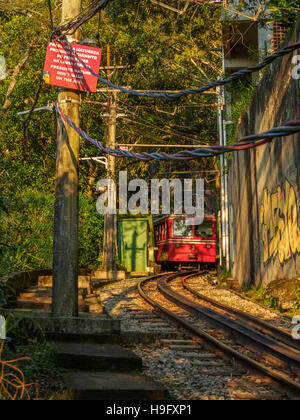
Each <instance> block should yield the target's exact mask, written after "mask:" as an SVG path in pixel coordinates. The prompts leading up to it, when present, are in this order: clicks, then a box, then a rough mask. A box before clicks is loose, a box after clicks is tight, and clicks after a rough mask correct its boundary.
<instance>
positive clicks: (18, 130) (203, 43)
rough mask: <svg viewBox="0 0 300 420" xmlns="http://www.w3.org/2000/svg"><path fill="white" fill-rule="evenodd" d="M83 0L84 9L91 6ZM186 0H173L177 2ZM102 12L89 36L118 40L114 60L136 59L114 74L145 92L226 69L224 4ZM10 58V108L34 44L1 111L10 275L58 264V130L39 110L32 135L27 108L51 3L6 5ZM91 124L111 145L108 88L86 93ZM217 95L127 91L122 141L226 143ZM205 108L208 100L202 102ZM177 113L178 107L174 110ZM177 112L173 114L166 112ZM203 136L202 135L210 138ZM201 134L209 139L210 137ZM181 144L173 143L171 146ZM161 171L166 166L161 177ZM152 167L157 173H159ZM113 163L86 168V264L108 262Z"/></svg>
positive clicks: (52, 90) (200, 165)
mask: <svg viewBox="0 0 300 420" xmlns="http://www.w3.org/2000/svg"><path fill="white" fill-rule="evenodd" d="M89 3H90V1H89V0H84V1H83V6H87V4H89ZM173 3H174V5H176V4H177V1H175V0H172V4H173ZM60 13H61V10H60V3H59V4H58V7H56V8H53V14H54V23H55V24H56V25H57V24H59V22H60V19H61V17H60ZM98 22H99V17H98V16H96V17H95V18H94V19H92V20H91V21H89V22H88V23H87V24H85V25H84V26H83V28H82V37H83V38H94V39H95V38H96V39H98V45H99V46H100V47H102V48H103V50H104V51H103V60H102V64H103V65H106V64H107V63H106V46H107V44H108V43H110V46H111V51H112V63H114V62H116V64H119V63H121V62H122V63H123V64H127V67H126V69H124V70H120V71H119V72H117V73H115V74H114V75H113V79H112V81H113V82H114V83H117V84H121V85H125V86H131V87H132V88H136V89H172V90H173V89H183V88H186V87H189V86H198V85H201V84H203V83H205V82H206V79H215V78H217V77H218V75H219V70H220V68H221V52H220V51H219V48H220V46H221V25H220V8H215V7H213V6H211V5H197V4H191V5H190V6H189V8H188V12H187V13H186V14H185V15H184V16H182V17H180V18H178V19H177V16H176V15H174V14H173V12H171V11H169V10H165V9H163V8H161V7H159V6H156V5H153V4H152V3H151V2H148V1H145V2H140V0H130V1H129V0H126V1H124V0H115V1H114V2H112V3H111V4H110V6H109V7H108V8H107V9H106V10H105V11H104V12H103V13H101V17H100V26H98ZM0 33H1V39H2V42H1V43H0V55H3V56H4V57H5V59H6V62H7V68H8V77H7V79H6V80H5V81H0V107H1V106H2V104H3V103H4V101H5V98H6V94H7V92H8V89H9V86H10V83H11V81H12V74H13V71H14V69H15V68H16V66H17V65H18V63H20V61H21V60H22V58H23V57H24V54H25V52H26V50H27V48H28V47H29V46H31V50H30V54H29V59H28V61H27V62H26V63H25V65H24V66H23V68H22V69H21V71H20V72H19V74H18V76H17V80H16V82H17V83H16V86H15V87H14V89H13V92H12V95H11V97H10V106H9V107H8V109H7V110H6V111H5V113H3V114H2V113H1V114H0V115H1V125H0V136H1V142H0V154H1V167H0V175H1V176H0V191H1V196H4V197H6V198H7V200H8V201H7V202H6V207H7V210H8V211H9V216H8V215H7V214H5V213H4V212H3V208H4V207H3V200H0V209H2V211H1V210H0V212H1V215H0V220H1V224H0V242H1V243H3V244H5V245H3V246H1V249H0V252H1V254H0V276H1V275H5V274H8V273H9V272H12V271H13V272H15V271H21V270H28V269H34V268H47V267H50V266H51V262H52V241H53V237H52V232H53V202H54V186H55V159H53V157H55V151H56V144H55V131H54V123H53V116H52V114H51V113H49V112H39V113H35V114H33V116H32V118H31V121H30V124H29V127H28V128H29V131H28V132H27V136H24V130H23V125H22V123H21V121H20V119H19V117H18V116H17V112H19V111H23V110H25V109H29V108H30V107H31V106H32V104H33V101H34V98H35V95H36V89H37V86H38V84H39V79H40V75H41V70H42V68H43V66H44V59H45V53H46V47H47V44H48V42H49V39H50V37H49V35H50V26H49V12H48V8H47V2H45V1H44V0H31V1H29V0H10V1H9V2H6V3H5V4H3V2H2V3H1V7H0ZM57 91H58V89H57V88H56V87H52V86H48V85H43V87H42V90H41V94H40V97H39V100H38V103H37V106H43V105H46V104H47V103H48V102H53V101H54V100H55V99H56V97H57ZM82 99H83V101H85V100H91V101H96V102H98V105H97V104H89V103H86V102H83V106H82V109H81V111H82V112H81V125H82V127H83V128H84V129H86V130H87V131H88V132H89V133H90V135H91V136H93V137H95V138H96V139H99V140H101V141H104V142H105V135H106V119H103V118H102V117H101V114H103V113H104V112H105V111H106V108H105V107H104V108H103V106H102V105H99V103H103V98H102V97H101V96H100V95H99V94H90V95H89V96H87V95H86V94H82ZM214 102H215V97H214V95H199V96H198V95H197V96H193V97H188V98H182V99H179V100H176V101H174V102H173V103H166V102H165V101H164V100H159V101H153V100H149V99H141V98H136V97H132V96H129V97H128V96H127V95H124V94H121V95H120V101H119V104H118V105H119V111H120V112H125V113H126V115H127V117H126V118H127V119H119V120H118V138H117V140H118V142H119V143H135V142H139V143H151V142H155V143H157V139H159V143H166V144H168V143H175V144H178V143H180V144H182V145H183V147H184V145H185V144H187V143H188V144H190V143H191V142H194V141H197V142H199V141H201V143H215V142H216V136H215V132H216V108H215V106H211V105H212V104H213V103H214ZM202 105H204V106H202ZM174 110H175V111H176V112H174ZM166 112H167V113H166ZM200 133H201V136H200ZM200 137H201V138H200ZM170 151H171V150H170ZM97 153H98V151H97V149H96V148H95V147H94V146H93V145H90V144H89V143H87V142H85V141H84V140H82V141H81V150H80V154H81V156H82V157H84V156H95V155H96V154H97ZM117 165H118V169H127V170H128V172H129V175H130V176H132V177H133V176H134V177H135V176H142V177H149V176H152V177H153V176H155V174H156V173H157V172H159V171H160V175H164V174H165V173H166V172H169V171H170V170H172V169H173V170H174V168H176V169H177V170H178V165H177V164H176V166H173V164H166V163H164V164H163V165H160V164H155V165H154V164H151V165H149V164H145V163H140V162H135V161H130V162H129V161H127V160H123V161H118V164H117ZM211 165H212V162H209V161H208V160H203V161H199V162H197V163H189V164H188V165H185V164H183V165H182V166H180V167H179V169H181V170H183V171H184V170H187V169H188V170H191V168H192V170H193V169H196V170H201V169H204V170H205V169H212V166H211ZM161 171H163V173H162V174H161ZM149 174H150V175H149ZM104 176H105V170H104V168H103V167H102V166H99V165H98V164H97V163H95V162H90V163H83V164H82V166H81V171H80V191H81V194H80V226H79V255H80V260H79V264H80V266H81V267H95V266H97V265H99V264H100V258H99V254H101V250H102V240H103V219H102V218H101V217H100V216H99V215H98V214H97V212H96V206H95V201H96V198H97V196H96V194H95V186H96V182H97V180H98V179H100V178H103V177H104Z"/></svg>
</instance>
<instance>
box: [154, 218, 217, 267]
mask: <svg viewBox="0 0 300 420" xmlns="http://www.w3.org/2000/svg"><path fill="white" fill-rule="evenodd" d="M186 219H190V220H192V221H193V220H194V219H193V218H191V217H188V216H174V215H171V216H164V217H160V218H158V219H157V220H155V221H154V232H155V241H156V246H157V248H158V253H157V263H158V264H162V265H164V266H167V265H173V266H175V265H176V266H179V268H181V266H183V265H193V266H194V265H195V266H198V267H200V264H201V263H215V262H216V255H217V228H216V218H215V217H214V216H206V217H205V218H204V221H203V223H202V224H200V225H198V224H194V223H193V224H187V223H186Z"/></svg>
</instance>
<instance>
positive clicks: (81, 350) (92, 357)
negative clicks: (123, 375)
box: [53, 342, 142, 372]
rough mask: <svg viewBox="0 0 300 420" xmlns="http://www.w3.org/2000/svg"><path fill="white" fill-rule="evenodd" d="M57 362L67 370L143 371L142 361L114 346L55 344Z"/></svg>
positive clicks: (127, 351) (129, 352) (131, 353)
mask: <svg viewBox="0 0 300 420" xmlns="http://www.w3.org/2000/svg"><path fill="white" fill-rule="evenodd" d="M53 346H54V349H55V353H56V357H57V362H58V364H59V365H60V366H61V367H64V368H67V369H80V370H84V371H93V372H95V371H96V372H97V371H106V370H109V371H111V372H129V371H134V370H141V369H142V360H141V359H140V358H139V357H138V356H136V355H135V354H134V353H133V352H131V351H129V350H127V349H124V348H123V347H121V346H119V345H116V344H115V345H114V344H84V343H76V344H74V343H66V342H63V343H59V342H56V343H53Z"/></svg>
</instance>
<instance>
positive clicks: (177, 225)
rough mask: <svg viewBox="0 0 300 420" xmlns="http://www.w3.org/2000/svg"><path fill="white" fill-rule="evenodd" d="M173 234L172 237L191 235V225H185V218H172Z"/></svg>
mask: <svg viewBox="0 0 300 420" xmlns="http://www.w3.org/2000/svg"><path fill="white" fill-rule="evenodd" d="M173 235H174V237H177V238H180V237H185V238H186V237H188V238H190V237H192V236H193V226H192V225H187V224H186V222H185V219H178V220H174V224H173Z"/></svg>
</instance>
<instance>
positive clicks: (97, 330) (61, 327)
mask: <svg viewBox="0 0 300 420" xmlns="http://www.w3.org/2000/svg"><path fill="white" fill-rule="evenodd" d="M11 313H12V314H14V316H16V317H18V318H22V321H23V322H25V323H26V325H27V326H28V328H30V330H31V331H32V332H33V333H37V334H40V332H41V329H42V330H43V331H44V332H53V333H54V332H60V333H72V334H73V333H74V331H76V333H77V334H103V333H105V334H118V333H120V320H118V319H112V318H110V317H109V316H108V315H103V314H89V313H86V312H80V313H79V316H78V317H52V316H51V312H50V311H44V310H33V309H16V308H13V309H12V308H6V309H1V314H2V315H4V316H5V317H7V316H9V315H10V314H11Z"/></svg>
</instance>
